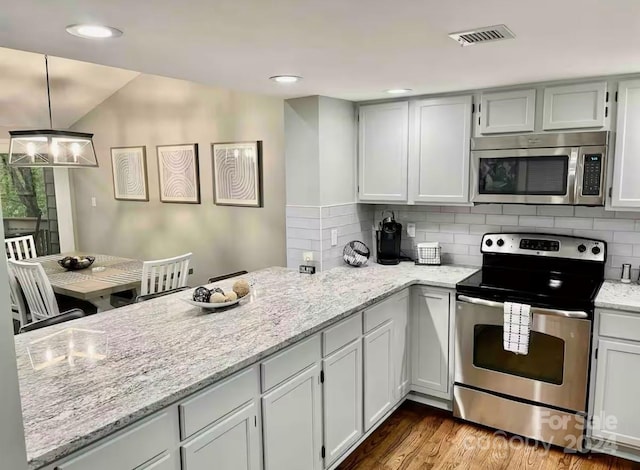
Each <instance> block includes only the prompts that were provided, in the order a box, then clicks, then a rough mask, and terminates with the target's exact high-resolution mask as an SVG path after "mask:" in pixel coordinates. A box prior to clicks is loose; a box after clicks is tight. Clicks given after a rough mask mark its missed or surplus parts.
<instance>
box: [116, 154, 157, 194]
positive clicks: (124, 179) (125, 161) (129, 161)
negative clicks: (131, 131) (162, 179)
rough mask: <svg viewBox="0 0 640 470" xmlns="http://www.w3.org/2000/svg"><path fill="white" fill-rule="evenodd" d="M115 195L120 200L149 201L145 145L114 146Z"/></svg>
mask: <svg viewBox="0 0 640 470" xmlns="http://www.w3.org/2000/svg"><path fill="white" fill-rule="evenodd" d="M111 168H112V170H113V195H114V197H115V198H116V199H117V200H119V201H148V200H149V189H148V180H147V152H146V148H145V147H112V148H111Z"/></svg>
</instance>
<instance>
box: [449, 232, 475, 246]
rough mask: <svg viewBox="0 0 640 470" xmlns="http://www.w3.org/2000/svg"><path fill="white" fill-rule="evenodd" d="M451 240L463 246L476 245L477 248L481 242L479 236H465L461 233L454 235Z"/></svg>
mask: <svg viewBox="0 0 640 470" xmlns="http://www.w3.org/2000/svg"><path fill="white" fill-rule="evenodd" d="M453 239H454V241H455V242H456V243H461V244H463V245H477V246H479V245H480V243H481V242H482V236H481V235H466V234H462V233H456V234H455V235H454V236H453Z"/></svg>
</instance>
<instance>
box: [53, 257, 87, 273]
mask: <svg viewBox="0 0 640 470" xmlns="http://www.w3.org/2000/svg"><path fill="white" fill-rule="evenodd" d="M95 260H96V258H95V256H65V257H64V258H62V259H61V260H58V264H59V265H60V266H62V267H63V268H64V269H66V270H67V271H78V270H80V269H87V268H88V267H89V266H91V265H92V264H93V262H94V261H95Z"/></svg>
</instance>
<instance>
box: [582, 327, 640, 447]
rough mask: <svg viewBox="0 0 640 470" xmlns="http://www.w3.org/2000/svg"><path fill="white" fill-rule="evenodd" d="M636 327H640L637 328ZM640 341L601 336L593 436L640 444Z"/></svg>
mask: <svg viewBox="0 0 640 470" xmlns="http://www.w3.org/2000/svg"><path fill="white" fill-rule="evenodd" d="M636 331H637V330H636ZM638 370H640V343H631V342H625V341H616V340H608V339H606V340H605V339H600V340H599V341H598V361H597V368H596V387H595V399H594V409H593V410H592V412H591V414H592V415H593V428H592V429H593V430H592V434H593V436H594V437H598V438H601V439H606V440H609V441H613V442H615V443H619V444H623V445H627V446H633V447H637V448H640V419H638V417H639V416H640V401H639V400H638V396H640V381H638V380H637V378H636V376H635V373H636V371H638Z"/></svg>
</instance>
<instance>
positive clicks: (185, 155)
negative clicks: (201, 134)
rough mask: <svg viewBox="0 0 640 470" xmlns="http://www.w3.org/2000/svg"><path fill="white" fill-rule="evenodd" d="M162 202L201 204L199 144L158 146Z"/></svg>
mask: <svg viewBox="0 0 640 470" xmlns="http://www.w3.org/2000/svg"><path fill="white" fill-rule="evenodd" d="M156 149H157V153H158V176H159V178H160V200H161V201H162V202H174V203H183V204H200V169H199V162H198V144H184V145H158V146H157V147H156Z"/></svg>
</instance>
